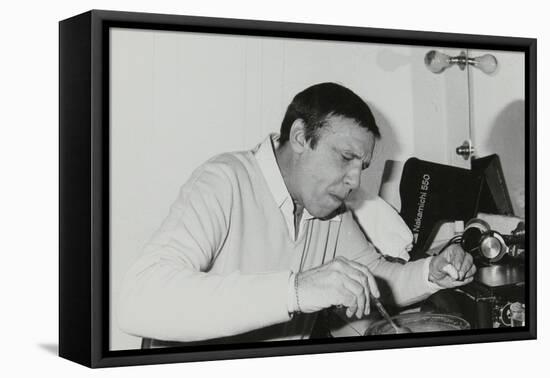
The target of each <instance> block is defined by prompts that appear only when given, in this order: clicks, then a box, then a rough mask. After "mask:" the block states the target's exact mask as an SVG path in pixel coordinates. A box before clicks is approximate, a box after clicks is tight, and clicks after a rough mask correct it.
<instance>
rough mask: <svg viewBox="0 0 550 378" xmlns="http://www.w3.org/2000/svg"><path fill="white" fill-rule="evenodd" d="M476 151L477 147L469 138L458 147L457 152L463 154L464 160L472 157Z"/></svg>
mask: <svg viewBox="0 0 550 378" xmlns="http://www.w3.org/2000/svg"><path fill="white" fill-rule="evenodd" d="M474 153H475V148H474V146H473V145H472V142H471V141H469V140H465V141H464V142H463V143H462V145H460V146H458V147H457V148H456V154H457V155H460V156H462V157H463V158H464V160H468V159H469V158H471V157H472V156H473V155H474Z"/></svg>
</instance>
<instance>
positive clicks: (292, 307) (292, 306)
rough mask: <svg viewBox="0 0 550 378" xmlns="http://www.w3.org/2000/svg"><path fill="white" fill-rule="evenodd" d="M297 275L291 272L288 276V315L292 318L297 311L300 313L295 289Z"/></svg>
mask: <svg viewBox="0 0 550 378" xmlns="http://www.w3.org/2000/svg"><path fill="white" fill-rule="evenodd" d="M295 277H296V273H294V272H293V271H290V275H289V276H288V295H287V308H288V314H289V315H290V316H291V317H292V315H294V313H295V312H296V311H298V303H297V298H296V288H295V287H294V279H295Z"/></svg>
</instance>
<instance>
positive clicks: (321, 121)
mask: <svg viewBox="0 0 550 378" xmlns="http://www.w3.org/2000/svg"><path fill="white" fill-rule="evenodd" d="M332 116H342V117H345V118H349V119H352V120H354V121H355V122H357V123H358V124H359V126H361V127H364V128H366V129H367V130H368V131H370V132H372V133H373V134H374V136H375V137H377V138H379V137H380V131H379V130H378V126H376V122H375V120H374V116H373V115H372V112H371V110H370V109H369V107H368V105H367V104H366V103H365V101H363V100H362V99H361V97H359V96H357V95H356V94H355V93H353V92H352V91H351V90H349V89H348V88H346V87H344V86H342V85H339V84H336V83H321V84H316V85H313V86H311V87H309V88H306V89H304V90H303V91H302V92H300V93H298V94H297V95H296V96H295V97H294V99H293V100H292V102H291V103H290V105H289V106H288V108H287V110H286V113H285V117H284V119H283V123H282V124H281V135H280V138H279V143H280V144H281V145H282V144H284V143H286V142H287V141H288V138H289V134H290V128H291V127H292V124H293V123H294V121H295V120H297V119H302V120H303V121H304V124H305V126H306V133H305V135H306V140H311V142H310V145H311V147H312V148H314V147H315V145H316V144H317V141H318V139H319V131H320V129H321V128H322V127H323V126H324V125H325V122H326V120H327V119H328V118H329V117H332Z"/></svg>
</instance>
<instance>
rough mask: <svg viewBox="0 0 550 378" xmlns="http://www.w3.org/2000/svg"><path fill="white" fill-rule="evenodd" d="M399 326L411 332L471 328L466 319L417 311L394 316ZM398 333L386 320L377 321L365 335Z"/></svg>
mask: <svg viewBox="0 0 550 378" xmlns="http://www.w3.org/2000/svg"><path fill="white" fill-rule="evenodd" d="M392 320H393V321H394V322H395V323H396V325H397V326H398V327H406V328H408V329H409V330H410V331H411V333H424V332H441V331H461V330H465V329H470V323H468V322H467V321H466V320H464V319H462V318H460V317H458V316H454V315H447V314H435V313H427V312H415V313H409V314H401V315H397V316H394V317H392ZM392 334H396V331H395V328H394V327H393V326H392V325H391V324H390V323H389V322H387V321H386V320H380V321H377V322H375V323H373V324H371V326H370V327H369V328H368V329H367V331H366V332H365V336H371V335H392Z"/></svg>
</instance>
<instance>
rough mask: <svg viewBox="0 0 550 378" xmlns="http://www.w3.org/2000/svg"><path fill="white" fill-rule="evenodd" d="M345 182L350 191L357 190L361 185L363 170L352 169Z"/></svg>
mask: <svg viewBox="0 0 550 378" xmlns="http://www.w3.org/2000/svg"><path fill="white" fill-rule="evenodd" d="M344 182H345V184H346V186H347V187H348V188H349V189H350V191H351V190H355V189H357V188H358V187H359V185H361V168H353V169H350V170H349V171H348V173H347V174H346V177H345V181H344Z"/></svg>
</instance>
